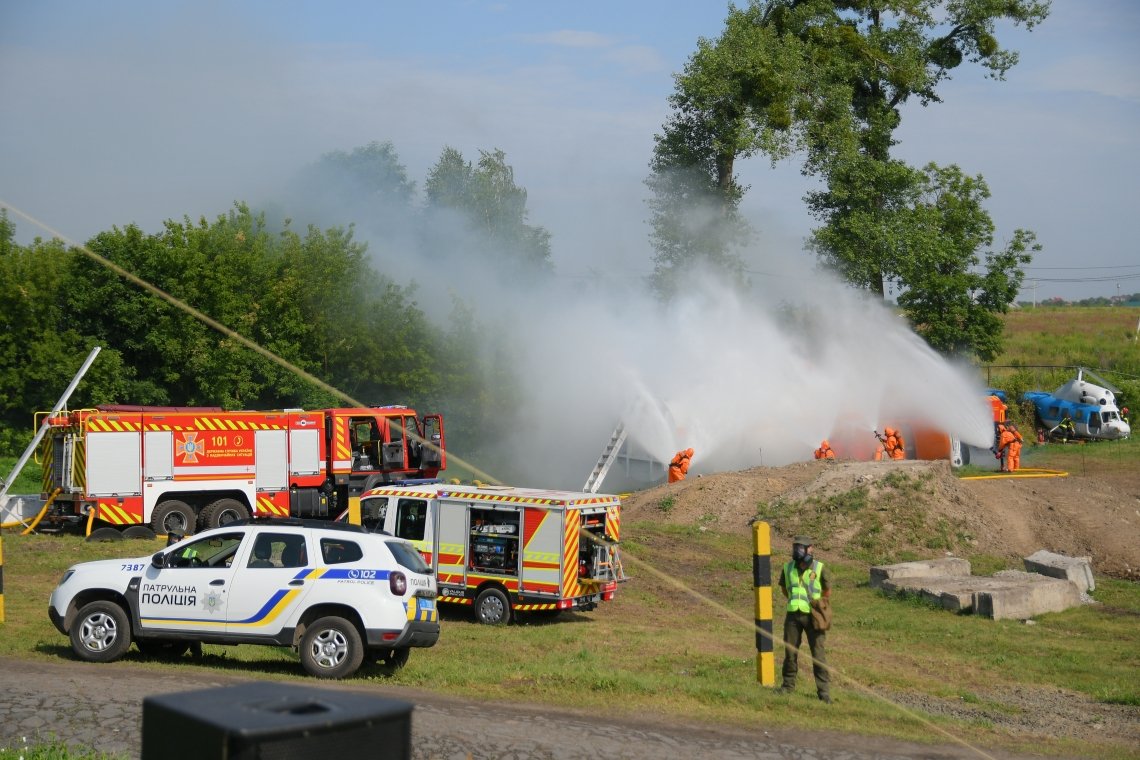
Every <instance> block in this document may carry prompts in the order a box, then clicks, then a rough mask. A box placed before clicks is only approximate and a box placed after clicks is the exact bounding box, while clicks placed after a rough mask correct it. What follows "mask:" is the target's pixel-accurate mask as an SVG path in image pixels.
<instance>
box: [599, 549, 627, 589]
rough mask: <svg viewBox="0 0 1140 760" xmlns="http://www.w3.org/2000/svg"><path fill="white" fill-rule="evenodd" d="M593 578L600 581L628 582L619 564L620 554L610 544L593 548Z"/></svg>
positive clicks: (623, 569)
mask: <svg viewBox="0 0 1140 760" xmlns="http://www.w3.org/2000/svg"><path fill="white" fill-rule="evenodd" d="M593 577H594V578H596V579H597V580H602V581H624V580H628V577H627V576H626V574H625V568H624V567H622V564H621V553H620V552H619V551H618V548H617V546H615V545H612V544H598V545H596V546H594V572H593Z"/></svg>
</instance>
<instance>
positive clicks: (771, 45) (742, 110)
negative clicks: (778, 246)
mask: <svg viewBox="0 0 1140 760" xmlns="http://www.w3.org/2000/svg"><path fill="white" fill-rule="evenodd" d="M1048 11H1049V3H1048V2H1047V1H1039V0H1002V2H994V0H859V1H858V2H854V1H852V0H752V1H751V2H750V3H749V5H748V6H747V7H746V8H731V9H730V11H729V15H728V18H727V20H726V23H725V29H724V32H723V33H722V35H721V36H720V37H719V38H718V39H717V40H716V41H715V42H707V41H702V43H701V44H700V45H699V46H698V51H697V53H695V54H694V56H693V57H692V58H691V59H690V63H689V66H688V67H687V68H686V71H685V74H684V75H683V76H681V77H678V83H677V93H676V94H675V95H674V97H673V105H674V116H673V119H672V121H671V122H670V124H672V125H676V124H681V123H683V122H684V121H685V120H691V121H696V122H697V125H696V126H693V127H689V128H688V129H687V132H688V134H689V135H692V136H694V139H688V140H686V144H687V146H688V147H689V148H691V149H692V152H693V156H694V157H696V158H697V159H699V160H700V161H702V162H703V163H704V165H705V166H712V167H731V165H732V164H731V159H732V158H735V157H738V156H747V155H750V154H751V153H753V152H755V151H762V152H764V153H765V154H767V155H768V156H770V157H771V158H772V159H773V160H776V159H778V158H782V157H785V156H787V155H789V153H791V152H794V151H799V152H800V153H801V154H802V155H803V157H804V164H803V167H804V169H803V170H804V173H805V174H808V175H811V176H816V177H819V178H820V179H821V180H823V182H824V184H825V189H823V190H821V191H818V192H814V193H810V194H809V195H808V197H807V200H808V203H809V207H810V208H811V210H812V211H813V213H814V214H815V215H816V216H817V218H819V219H820V220H821V221H822V222H824V227H823V228H821V229H820V230H818V231H817V233H816V235H815V236H814V239H813V245H814V247H815V249H816V251H817V252H818V253H819V255H820V257H821V259H822V260H824V261H825V262H827V263H829V264H831V265H833V266H834V267H835V268H836V269H838V270H839V271H840V272H842V273H843V274H844V275H845V276H846V277H847V278H848V279H849V280H850V281H851V282H852V283H854V284H856V285H859V286H861V287H865V288H868V289H870V290H871V291H873V292H876V293H878V294H879V295H883V294H884V283H885V282H889V281H896V282H901V284H902V286H903V287H904V288H906V289H908V290H915V289H917V288H919V287H921V285H922V283H921V282H919V281H917V280H916V281H914V282H907V281H906V278H907V277H912V278H913V275H914V273H916V272H919V271H923V270H922V269H921V268H917V269H916V268H915V267H913V266H910V265H909V264H908V262H911V261H913V259H914V258H915V257H916V256H920V255H921V251H917V250H915V249H914V248H913V247H908V248H906V249H905V251H904V250H902V249H900V248H899V247H898V244H899V243H902V242H905V240H904V237H905V236H900V235H899V234H898V232H899V230H900V229H902V228H905V227H906V222H905V220H906V219H909V218H914V217H915V215H916V211H917V209H915V208H913V206H912V205H910V204H913V203H914V200H915V198H916V197H918V196H921V195H922V194H923V192H924V187H925V185H924V182H925V180H924V179H923V177H924V173H923V172H919V171H916V170H914V169H912V168H910V167H908V166H906V165H905V164H904V163H902V162H900V161H897V160H896V159H893V158H892V156H891V148H892V147H893V146H894V145H895V137H894V134H895V130H896V129H897V128H898V126H899V124H900V121H901V110H900V109H901V108H902V107H903V106H904V105H905V104H907V103H909V102H917V103H920V104H922V105H930V104H934V103H937V102H940V97H939V94H938V89H939V85H940V84H941V83H943V82H944V81H945V80H946V79H947V78H948V77H949V76H950V75H951V72H952V71H953V70H955V69H956V68H958V67H959V66H961V65H962V64H963V63H965V62H969V63H973V64H976V65H978V66H980V67H981V68H983V69H984V70H985V71H986V72H987V74H988V75H989V76H990V77H992V78H994V79H1002V78H1003V77H1004V75H1005V73H1006V72H1007V71H1008V70H1009V69H1010V67H1012V66H1013V65H1015V64H1016V63H1017V53H1016V52H1014V51H1011V50H1006V49H1003V48H1002V47H1001V46H1000V44H999V42H998V40H997V37H996V27H997V25H998V23H1012V24H1015V25H1024V26H1026V27H1027V28H1033V27H1034V26H1035V25H1036V24H1038V23H1040V22H1041V21H1043V20H1044V19H1045V18H1046V16H1047V15H1048ZM660 147H661V142H660V141H659V148H660ZM674 153H677V152H676V151H674ZM658 155H660V151H659V154H658ZM693 163H694V165H695V164H696V163H697V162H696V161H694V162H693ZM717 176H718V182H719V184H718V187H720V188H722V192H724V193H725V195H726V197H728V194H727V192H725V191H724V188H726V187H729V186H728V185H727V184H726V182H725V174H724V169H723V168H719V169H718V175H717ZM979 179H980V178H979ZM975 210H976V211H977V212H979V213H981V214H984V211H981V209H980V207H977V208H976V209H975ZM971 223H977V224H983V225H984V224H985V223H988V216H987V217H985V219H984V220H975V221H974V222H971ZM1031 237H1032V236H1031V234H1030V233H1027V232H1025V231H1023V230H1018V231H1017V232H1016V233H1015V240H1017V241H1018V242H1019V244H1024V245H1025V247H1026V250H1028V248H1029V247H1031V246H1032V241H1031ZM974 253H977V252H976V251H975V252H974ZM1024 253H1025V251H1022V254H1020V255H1015V256H1013V257H1010V256H996V257H993V258H992V259H991V265H992V266H996V267H1000V266H1002V265H1004V264H1008V265H1009V266H1008V268H1007V269H1006V270H1005V271H1004V272H1002V273H998V274H1000V275H1001V276H1002V277H1004V278H1005V279H1006V280H1009V281H1011V282H1012V281H1014V280H1015V279H1016V277H1017V275H1016V271H1015V270H1016V269H1017V266H1018V264H1019V262H1023V258H1022V257H1023V255H1024ZM989 276H990V275H989V274H987V277H989ZM999 289H1000V288H999ZM997 308H999V309H1004V308H1005V306H1004V305H1002V306H999V307H997Z"/></svg>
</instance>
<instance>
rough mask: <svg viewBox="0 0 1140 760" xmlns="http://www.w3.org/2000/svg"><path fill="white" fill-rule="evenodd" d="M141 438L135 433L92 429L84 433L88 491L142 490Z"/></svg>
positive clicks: (124, 493)
mask: <svg viewBox="0 0 1140 760" xmlns="http://www.w3.org/2000/svg"><path fill="white" fill-rule="evenodd" d="M141 460H142V439H141V438H140V437H139V434H138V433H91V434H89V435H88V436H87V493H88V494H90V495H92V496H112V495H114V496H127V495H134V496H137V495H138V494H139V493H141V491H140V490H139V489H140V488H141V486H142V472H141V470H140V468H139V462H140V461H141Z"/></svg>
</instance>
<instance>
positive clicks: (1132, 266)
mask: <svg viewBox="0 0 1140 760" xmlns="http://www.w3.org/2000/svg"><path fill="white" fill-rule="evenodd" d="M1024 269H1077V270H1081V271H1084V270H1086V269H1140V264H1113V265H1112V266H1107V267H1033V266H1030V267H1024Z"/></svg>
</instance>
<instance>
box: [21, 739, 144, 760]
mask: <svg viewBox="0 0 1140 760" xmlns="http://www.w3.org/2000/svg"><path fill="white" fill-rule="evenodd" d="M119 757H122V758H125V757H126V756H125V755H110V754H106V753H103V752H94V751H92V750H88V749H85V748H83V747H77V746H74V745H70V744H68V743H66V742H63V741H59V740H54V739H53V740H49V741H43V742H32V743H29V742H27V741H25V742H23V743H22V744H20V745H17V746H15V747H10V748H3V747H0V760H112V759H113V758H119Z"/></svg>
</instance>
